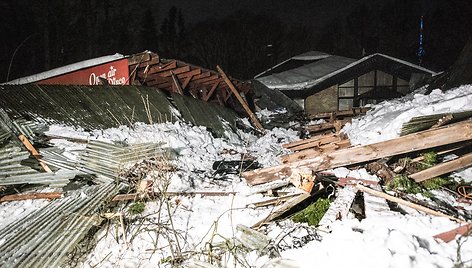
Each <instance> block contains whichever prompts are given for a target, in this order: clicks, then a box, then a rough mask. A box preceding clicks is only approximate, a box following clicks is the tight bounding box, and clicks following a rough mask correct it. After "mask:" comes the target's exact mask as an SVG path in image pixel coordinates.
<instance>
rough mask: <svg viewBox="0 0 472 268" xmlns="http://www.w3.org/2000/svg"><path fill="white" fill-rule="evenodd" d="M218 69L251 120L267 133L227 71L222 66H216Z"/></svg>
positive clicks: (261, 130) (258, 128)
mask: <svg viewBox="0 0 472 268" xmlns="http://www.w3.org/2000/svg"><path fill="white" fill-rule="evenodd" d="M216 69H218V72H220V74H221V77H223V80H224V81H225V82H226V84H227V85H228V86H229V88H230V89H231V92H232V93H233V94H234V95H235V96H236V99H238V101H239V103H240V104H241V106H243V108H244V110H245V111H246V113H247V114H248V116H249V119H251V122H252V123H253V124H254V126H255V127H256V129H257V130H259V131H260V132H261V133H263V134H264V133H265V129H264V127H262V125H261V123H260V122H259V120H257V117H256V115H254V113H253V112H252V111H251V109H249V106H248V105H247V103H246V101H245V100H244V99H243V98H242V97H241V94H239V92H238V90H237V89H236V88H235V87H234V85H233V83H232V82H231V80H229V78H228V76H227V75H226V73H225V72H224V71H223V70H222V69H221V67H220V66H216Z"/></svg>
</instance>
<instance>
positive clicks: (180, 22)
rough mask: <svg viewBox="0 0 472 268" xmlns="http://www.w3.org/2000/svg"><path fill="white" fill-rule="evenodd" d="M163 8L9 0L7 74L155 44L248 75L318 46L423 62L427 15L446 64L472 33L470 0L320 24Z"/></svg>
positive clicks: (435, 63) (366, 10) (435, 53)
mask: <svg viewBox="0 0 472 268" xmlns="http://www.w3.org/2000/svg"><path fill="white" fill-rule="evenodd" d="M333 8H336V7H333ZM159 11H160V10H159V4H158V2H156V1H151V0H147V1H146V0H143V1H136V2H135V1H126V0H115V1H111V0H103V1H94V0H75V1H58V0H43V1H27V0H18V1H8V2H0V27H1V33H2V38H1V41H0V81H5V80H6V79H7V75H8V79H14V78H17V77H21V76H25V75H29V74H32V73H37V72H40V71H44V70H47V69H50V68H54V67H58V66H63V65H65V64H69V63H72V62H76V61H81V60H85V59H89V58H93V57H99V56H103V55H108V54H113V53H122V54H132V53H138V52H141V51H144V50H146V49H147V50H151V51H156V52H157V53H158V54H159V55H161V57H166V58H177V59H181V60H184V61H187V62H189V63H193V64H196V65H201V66H203V67H207V68H211V69H214V68H215V66H216V65H217V64H218V65H221V66H222V67H223V68H224V69H225V70H226V71H227V72H228V73H230V74H231V75H232V76H234V77H238V78H241V79H249V78H252V77H253V76H254V75H256V74H257V73H259V72H261V71H264V70H265V69H267V68H269V67H271V66H273V65H275V64H276V63H278V62H280V61H282V60H284V59H286V58H288V57H290V56H294V55H297V54H300V53H303V52H306V51H309V50H319V51H324V52H328V53H332V54H336V55H341V56H347V57H354V58H359V57H361V56H362V55H363V54H364V53H367V54H370V53H375V52H380V53H385V54H389V55H392V56H395V57H399V58H402V59H406V60H409V61H412V62H416V61H417V56H416V51H417V49H418V34H419V18H420V17H421V16H422V15H423V16H424V18H425V31H424V48H425V50H426V56H425V58H424V61H423V62H424V65H425V66H427V67H431V68H435V69H436V70H444V69H445V68H447V67H448V66H449V65H451V64H452V63H453V62H454V60H455V59H456V58H457V56H458V54H459V52H460V50H461V49H462V47H463V46H464V44H465V43H466V41H467V40H468V38H469V37H470V36H471V34H472V20H470V18H471V17H472V1H469V0H455V1H440V0H430V1H425V0H398V1H393V0H391V1H383V2H382V4H377V5H371V4H370V2H369V1H359V2H358V3H357V4H356V5H354V8H352V9H350V10H348V12H347V13H346V14H344V13H343V14H340V15H339V16H336V17H332V18H329V19H328V21H326V22H325V24H324V25H322V26H319V27H318V25H310V24H309V23H308V24H307V23H305V24H296V23H290V24H288V23H286V22H285V21H284V20H282V19H280V18H279V17H276V16H274V15H273V14H269V13H261V12H249V11H245V10H239V11H236V12H234V13H233V14H231V15H229V16H225V17H219V18H207V19H205V20H200V21H198V20H194V21H196V23H192V24H189V23H187V22H186V17H185V10H183V9H181V8H177V7H171V8H170V9H169V10H168V11H166V12H159ZM317 12H323V11H313V16H316V15H317ZM159 14H164V15H159ZM305 21H306V20H305ZM314 26H317V27H314ZM13 56H14V57H13ZM10 63H11V68H10Z"/></svg>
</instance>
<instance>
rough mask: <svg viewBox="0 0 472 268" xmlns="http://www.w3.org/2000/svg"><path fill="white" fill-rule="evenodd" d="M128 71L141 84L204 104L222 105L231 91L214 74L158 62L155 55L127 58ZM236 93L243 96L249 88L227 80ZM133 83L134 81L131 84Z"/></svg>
mask: <svg viewBox="0 0 472 268" xmlns="http://www.w3.org/2000/svg"><path fill="white" fill-rule="evenodd" d="M130 59H131V61H130V65H129V66H130V70H131V68H134V69H133V70H134V73H135V75H133V79H136V80H138V81H137V82H139V83H140V84H142V85H147V86H154V87H157V88H159V89H162V90H166V91H170V92H178V93H179V94H190V95H192V96H194V97H196V98H200V99H202V100H204V101H212V102H216V101H217V102H219V103H220V104H221V105H225V104H226V102H227V101H228V99H229V98H231V96H234V94H233V92H232V89H231V88H230V87H229V86H228V84H227V83H225V82H224V81H223V76H222V75H221V74H220V73H219V72H217V71H212V70H208V69H204V68H201V67H198V66H195V65H191V64H188V63H185V62H182V61H179V60H173V59H160V58H159V56H158V55H157V54H156V53H148V52H146V53H141V54H136V55H134V56H132V57H130ZM228 80H229V81H230V83H232V84H233V85H234V87H235V88H237V92H241V93H243V94H247V92H248V91H249V87H248V84H247V83H243V82H241V81H239V80H236V79H228ZM131 83H134V81H131Z"/></svg>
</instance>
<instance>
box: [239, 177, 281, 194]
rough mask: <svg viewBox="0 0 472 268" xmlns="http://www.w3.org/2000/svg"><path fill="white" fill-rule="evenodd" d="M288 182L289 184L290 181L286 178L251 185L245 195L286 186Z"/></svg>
mask: <svg viewBox="0 0 472 268" xmlns="http://www.w3.org/2000/svg"><path fill="white" fill-rule="evenodd" d="M289 184H290V181H289V180H288V179H283V180H277V181H271V182H269V183H266V184H261V185H257V186H253V187H251V190H250V191H249V193H247V194H246V195H248V196H249V195H253V194H258V193H265V192H270V191H272V190H274V189H278V188H281V187H284V186H287V185H289Z"/></svg>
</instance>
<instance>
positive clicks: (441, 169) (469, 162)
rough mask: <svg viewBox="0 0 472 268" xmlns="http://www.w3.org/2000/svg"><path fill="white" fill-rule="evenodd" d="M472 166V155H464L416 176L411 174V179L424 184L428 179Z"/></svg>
mask: <svg viewBox="0 0 472 268" xmlns="http://www.w3.org/2000/svg"><path fill="white" fill-rule="evenodd" d="M469 166H472V153H469V154H466V155H463V156H461V157H459V158H457V159H454V160H451V161H448V162H444V163H441V164H437V165H435V166H433V167H431V168H428V169H425V170H422V171H420V172H417V173H415V174H411V175H410V176H409V177H410V178H412V179H414V180H415V181H416V182H422V181H425V180H427V179H431V178H434V177H437V176H439V175H442V174H446V173H449V172H452V171H454V170H458V169H461V168H465V167H469Z"/></svg>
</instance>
